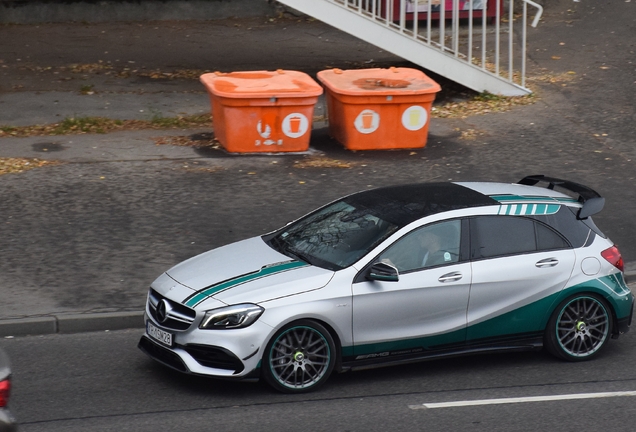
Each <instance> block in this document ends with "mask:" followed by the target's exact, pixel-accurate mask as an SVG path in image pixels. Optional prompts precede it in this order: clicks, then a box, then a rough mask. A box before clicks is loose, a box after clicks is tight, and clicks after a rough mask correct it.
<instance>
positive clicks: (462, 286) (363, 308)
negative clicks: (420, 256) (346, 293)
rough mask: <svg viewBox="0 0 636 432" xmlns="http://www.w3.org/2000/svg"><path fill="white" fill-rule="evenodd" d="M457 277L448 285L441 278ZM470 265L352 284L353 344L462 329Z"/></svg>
mask: <svg viewBox="0 0 636 432" xmlns="http://www.w3.org/2000/svg"><path fill="white" fill-rule="evenodd" d="M448 275H457V277H458V279H456V280H449V281H447V282H442V281H440V278H443V277H444V276H448ZM470 281H471V269H470V264H469V263H459V264H453V265H448V266H443V267H437V268H432V269H425V270H420V271H415V272H410V273H407V274H402V275H400V279H399V281H398V282H380V281H368V282H361V283H357V284H354V285H353V337H354V342H355V345H361V344H369V343H376V342H385V341H391V340H399V339H408V338H416V337H425V336H432V335H436V334H440V333H446V332H450V331H455V330H461V329H464V328H465V327H466V308H467V306H468V293H469V289H470Z"/></svg>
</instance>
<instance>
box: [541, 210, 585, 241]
mask: <svg viewBox="0 0 636 432" xmlns="http://www.w3.org/2000/svg"><path fill="white" fill-rule="evenodd" d="M531 217H532V218H534V219H536V220H539V221H541V222H543V223H545V224H547V225H549V226H551V227H552V228H554V229H555V230H556V231H558V232H559V233H561V235H563V236H564V237H565V238H566V239H568V241H569V242H570V244H572V246H573V247H575V248H580V247H583V245H585V242H586V240H587V239H588V237H589V235H590V227H588V226H587V225H586V224H585V222H584V221H581V220H578V219H577V218H576V214H575V211H573V210H571V209H570V208H568V207H567V206H561V208H560V209H559V211H558V212H556V213H555V214H552V215H534V216H531ZM588 219H590V220H589V222H588V223H591V224H593V222H592V221H591V218H588Z"/></svg>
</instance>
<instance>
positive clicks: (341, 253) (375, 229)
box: [264, 200, 398, 270]
mask: <svg viewBox="0 0 636 432" xmlns="http://www.w3.org/2000/svg"><path fill="white" fill-rule="evenodd" d="M397 228H398V226H397V225H395V224H393V223H391V222H388V221H385V220H383V219H381V218H380V217H378V216H376V215H374V214H373V211H372V209H369V208H367V207H365V206H360V205H359V206H355V205H354V204H349V203H347V202H345V201H344V200H343V201H338V202H335V203H333V204H330V205H328V206H326V207H324V208H322V209H320V210H318V211H316V212H314V213H311V214H310V215H308V216H306V217H304V218H303V219H300V220H299V221H296V222H294V223H292V224H290V225H288V226H286V227H284V228H282V229H281V230H279V231H277V232H276V233H274V234H273V235H270V236H267V237H265V238H264V240H265V241H266V242H267V244H269V245H270V246H271V247H272V248H274V249H275V250H277V251H278V252H280V253H282V254H285V255H287V256H290V257H293V258H296V259H300V260H302V261H305V262H308V263H310V264H312V265H316V266H319V267H324V268H328V269H331V270H339V269H342V268H345V267H348V266H350V265H351V264H353V263H354V262H356V261H357V260H359V259H360V258H362V257H363V256H364V255H365V254H366V253H368V252H369V251H370V250H371V249H373V248H374V247H375V246H376V245H377V244H379V243H380V242H381V241H382V240H384V239H385V238H387V237H388V236H389V235H390V234H391V233H393V232H394V231H395V230H397Z"/></svg>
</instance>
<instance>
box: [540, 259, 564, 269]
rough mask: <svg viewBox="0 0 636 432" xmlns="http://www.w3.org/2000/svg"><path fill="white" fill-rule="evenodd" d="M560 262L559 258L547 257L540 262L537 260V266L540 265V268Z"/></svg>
mask: <svg viewBox="0 0 636 432" xmlns="http://www.w3.org/2000/svg"><path fill="white" fill-rule="evenodd" d="M558 263H559V260H558V259H556V258H546V259H543V260H541V261H539V262H537V263H536V264H535V266H537V267H539V268H543V267H554V266H555V265H557V264H558Z"/></svg>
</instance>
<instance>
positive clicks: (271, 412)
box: [0, 330, 636, 432]
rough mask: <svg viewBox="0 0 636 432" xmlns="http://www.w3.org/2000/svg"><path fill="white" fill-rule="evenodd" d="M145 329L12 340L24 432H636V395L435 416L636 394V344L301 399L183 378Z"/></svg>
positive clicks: (340, 382)
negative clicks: (588, 355) (581, 358)
mask: <svg viewBox="0 0 636 432" xmlns="http://www.w3.org/2000/svg"><path fill="white" fill-rule="evenodd" d="M140 335H141V332H140V331H138V330H126V331H117V332H100V333H83V334H77V335H49V336H42V337H23V338H15V339H4V340H0V347H2V348H4V349H5V350H6V351H7V352H8V354H9V355H10V356H11V358H12V360H13V364H14V373H15V379H14V397H13V399H12V401H11V407H12V410H13V411H14V413H15V414H16V416H17V417H18V420H19V421H20V423H21V430H22V431H24V432H37V431H47V432H57V431H65V432H75V431H117V432H124V431H134V432H144V431H148V432H151V431H152V432H154V431H168V430H188V431H192V432H196V431H210V430H235V431H243V430H245V431H254V430H258V431H289V430H298V429H302V430H309V431H329V432H340V431H351V432H353V431H384V430H387V429H390V430H396V431H400V430H427V431H467V430H470V431H489V432H490V431H511V430H514V431H538V430H539V431H549V430H559V431H565V432H567V431H572V432H579V431H581V430H595V431H599V430H611V431H632V430H633V418H634V415H636V403H634V402H635V401H636V399H635V397H634V396H625V397H610V398H594V399H582V400H561V401H543V402H529V403H515V404H496V405H484V406H466V407H453V408H435V409H432V408H429V409H424V408H423V404H429V403H439V402H450V401H466V400H471V401H475V400H484V399H494V398H519V397H537V396H554V395H572V394H587V393H599V392H619V391H632V392H633V391H635V390H636V366H635V365H634V362H633V361H632V360H633V358H634V356H636V342H634V338H629V337H624V338H621V339H619V340H613V341H610V343H609V345H608V346H607V347H606V348H607V350H606V351H605V352H603V353H602V354H601V355H600V356H599V357H598V358H597V359H595V360H593V361H590V362H582V363H566V362H562V361H558V360H556V359H554V358H552V357H551V356H549V355H548V354H544V353H542V352H537V353H534V352H533V353H513V354H500V355H484V356H476V357H464V358H457V359H450V360H444V361H432V362H424V363H417V364H412V365H407V366H400V367H393V368H383V369H374V370H367V371H358V372H352V373H346V374H342V375H335V376H332V377H331V379H330V380H329V381H328V382H327V384H326V385H325V386H324V387H323V388H322V389H320V390H319V391H317V392H315V393H309V394H306V395H301V396H291V395H284V394H279V393H276V392H274V391H272V390H270V389H269V388H268V387H266V386H265V385H263V384H260V383H234V382H226V381H216V380H211V379H206V378H200V377H190V376H185V375H181V374H178V373H176V372H172V371H170V370H168V369H166V368H164V367H163V366H160V365H157V364H155V363H154V362H153V361H152V360H150V359H148V358H147V357H146V356H145V355H144V354H143V353H141V352H140V351H138V350H137V348H136V342H137V340H138V338H139V336H140Z"/></svg>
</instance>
